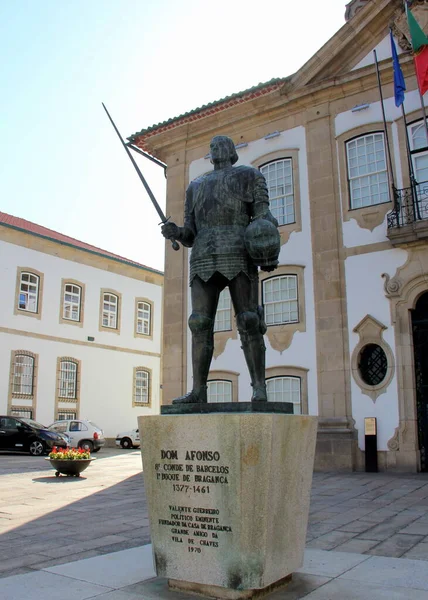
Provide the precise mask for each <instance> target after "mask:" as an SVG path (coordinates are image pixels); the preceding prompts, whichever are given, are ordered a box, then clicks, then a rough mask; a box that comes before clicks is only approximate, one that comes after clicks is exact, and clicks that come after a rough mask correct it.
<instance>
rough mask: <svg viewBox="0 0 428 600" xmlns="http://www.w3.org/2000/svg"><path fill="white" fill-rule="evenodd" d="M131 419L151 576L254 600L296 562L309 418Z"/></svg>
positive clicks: (308, 473) (306, 485)
mask: <svg viewBox="0 0 428 600" xmlns="http://www.w3.org/2000/svg"><path fill="white" fill-rule="evenodd" d="M138 425H139V429H140V436H141V440H142V455H143V470H144V481H145V490H146V495H147V501H148V509H149V518H150V529H151V537H152V543H153V553H154V561H155V567H156V572H157V574H158V576H160V577H167V578H168V579H169V580H170V585H171V587H175V588H181V589H187V590H191V591H193V592H199V593H202V594H206V595H211V596H213V595H214V597H218V598H220V597H224V598H244V597H245V598H251V597H252V596H256V595H257V596H260V595H261V593H260V592H262V591H263V590H266V591H270V590H271V589H272V586H275V584H276V583H278V582H279V583H281V582H283V581H284V580H285V578H287V577H288V576H289V575H290V574H291V573H292V572H293V571H295V570H296V569H298V568H299V567H300V566H301V565H302V561H303V551H304V547H305V539H306V528H307V520H308V511H309V500H310V489H311V482H312V471H313V462H314V452H315V442H316V431H317V418H316V417H309V416H303V415H287V414H271V413H252V414H246V413H239V414H223V413H214V414H185V415H161V416H147V417H140V418H139V419H138ZM213 586H215V587H213ZM214 589H215V590H216V591H215V593H214V592H213V590H214Z"/></svg>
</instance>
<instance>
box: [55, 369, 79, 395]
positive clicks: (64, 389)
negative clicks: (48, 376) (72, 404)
mask: <svg viewBox="0 0 428 600" xmlns="http://www.w3.org/2000/svg"><path fill="white" fill-rule="evenodd" d="M58 396H59V397H60V398H76V397H77V364H76V363H74V362H71V361H69V360H62V361H61V362H60V367H59V393H58Z"/></svg>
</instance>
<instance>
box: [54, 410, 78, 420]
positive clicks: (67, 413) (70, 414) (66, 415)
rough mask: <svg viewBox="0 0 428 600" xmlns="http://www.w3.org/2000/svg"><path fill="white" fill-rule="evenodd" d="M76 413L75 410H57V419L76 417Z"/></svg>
mask: <svg viewBox="0 0 428 600" xmlns="http://www.w3.org/2000/svg"><path fill="white" fill-rule="evenodd" d="M76 418H77V414H76V413H75V412H70V411H65V410H64V411H62V410H61V411H59V413H58V421H69V420H71V419H76Z"/></svg>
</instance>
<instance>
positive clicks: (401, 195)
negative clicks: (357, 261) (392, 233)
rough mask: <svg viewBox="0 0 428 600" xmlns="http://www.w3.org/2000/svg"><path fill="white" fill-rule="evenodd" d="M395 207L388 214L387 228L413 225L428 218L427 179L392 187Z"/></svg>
mask: <svg viewBox="0 0 428 600" xmlns="http://www.w3.org/2000/svg"><path fill="white" fill-rule="evenodd" d="M394 205H395V208H394V209H393V210H392V211H391V212H390V213H389V214H388V230H391V229H396V228H399V227H407V226H409V225H410V226H413V225H414V224H416V223H417V222H418V221H424V220H425V219H428V181H424V182H423V183H418V184H417V183H415V184H414V185H412V186H411V187H408V188H403V189H401V190H397V189H394Z"/></svg>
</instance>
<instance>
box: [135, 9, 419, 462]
mask: <svg viewBox="0 0 428 600" xmlns="http://www.w3.org/2000/svg"><path fill="white" fill-rule="evenodd" d="M426 6H427V5H426V3H425V2H421V1H416V0H415V1H414V2H412V11H413V13H414V15H415V17H416V18H417V20H418V21H419V23H420V24H421V26H422V27H423V28H424V29H425V31H428V10H427V8H426ZM344 9H345V5H344ZM345 19H346V23H344V26H343V27H342V28H341V29H340V30H339V31H338V32H337V33H336V34H335V35H334V36H333V37H332V38H331V39H330V40H329V41H328V42H327V43H326V44H325V45H324V46H323V47H322V48H321V49H320V50H319V51H318V52H317V53H316V54H315V55H314V56H313V57H312V58H311V59H310V60H309V61H308V62H307V63H306V64H305V65H304V66H303V67H302V68H301V69H300V70H299V71H298V72H297V73H294V74H292V75H290V76H288V77H285V78H282V79H273V80H271V81H269V82H267V83H265V84H260V85H258V86H256V87H254V88H251V89H248V90H245V91H243V92H239V93H236V94H233V95H232V96H229V97H227V98H223V99H221V100H219V101H216V102H212V103H211V104H209V105H206V106H203V107H200V108H197V109H195V110H193V111H191V112H190V113H186V114H184V115H181V116H179V117H176V118H172V119H169V120H168V121H166V122H164V123H159V124H157V125H154V126H152V127H148V128H146V129H143V130H142V131H140V132H139V133H137V134H135V135H134V136H131V138H129V139H131V140H132V142H133V143H134V144H136V145H138V146H139V147H140V148H142V149H143V150H146V151H148V152H150V153H151V154H152V155H154V156H157V157H158V158H160V159H161V160H163V161H164V162H165V163H166V164H167V165H168V180H167V212H168V214H171V216H172V219H173V221H175V222H176V223H177V224H179V225H181V224H182V223H183V206H184V198H185V190H186V187H187V185H188V184H189V182H190V181H191V180H192V179H194V178H195V177H197V176H199V175H202V174H204V173H206V172H208V171H210V170H211V169H212V166H211V165H210V161H209V155H207V153H208V150H209V141H210V139H211V138H212V137H213V136H214V135H228V136H230V137H232V139H233V140H234V141H235V144H236V149H237V152H238V155H239V163H238V164H245V165H253V166H255V167H257V168H259V169H261V171H262V172H263V173H264V174H265V176H266V179H267V182H268V187H269V192H270V200H271V206H272V211H273V213H274V214H275V216H276V217H277V218H278V220H279V223H280V227H279V230H280V234H281V242H282V248H281V253H280V258H279V261H280V266H279V268H278V269H277V270H276V271H275V272H273V273H261V277H260V279H261V282H260V303H261V304H263V305H264V308H265V314H266V316H267V325H268V331H267V334H266V336H265V337H266V346H267V370H266V378H267V380H268V381H267V386H268V394H269V399H271V400H277V401H278V400H284V401H292V402H293V403H294V404H295V409H296V412H298V411H301V412H303V413H309V414H312V415H318V416H319V431H318V444H317V451H316V468H318V469H327V470H328V469H342V468H343V469H355V468H357V469H362V468H364V451H365V423H366V421H365V419H366V418H369V419H371V418H376V420H377V444H378V446H377V447H378V459H379V465H380V468H381V469H404V470H409V469H410V470H428V410H427V406H428V358H427V357H428V351H427V349H428V325H427V324H428V245H427V242H428V227H427V223H428V208H427V207H428V199H427V198H428V185H427V184H426V183H424V182H427V181H428V143H427V138H426V131H425V125H424V122H423V119H422V111H421V105H420V100H419V94H418V90H417V82H416V77H415V69H414V64H413V58H412V56H411V55H410V53H409V40H408V37H409V31H408V27H407V23H406V16H405V15H404V8H403V3H402V1H401V0H351V2H349V4H348V5H347V7H346V15H345ZM391 26H392V28H393V31H394V36H395V41H396V44H397V48H398V51H399V54H400V62H401V67H402V69H403V73H404V77H405V81H406V86H407V91H406V95H405V103H404V106H405V110H406V113H407V122H405V120H404V118H403V115H402V112H401V109H399V108H397V107H396V106H395V102H394V88H393V69H392V60H391V46H390V39H389V28H390V27H391ZM374 49H376V52H377V57H378V61H379V69H380V76H381V80H382V87H383V96H384V98H385V114H386V121H387V126H386V129H385V127H384V123H383V117H382V106H381V102H380V94H379V88H378V80H377V75H376V69H375V61H374V54H373V50H374ZM266 52H268V49H266ZM237 68H239V65H238V67H237ZM407 135H408V138H409V143H410V148H411V150H412V154H411V164H412V165H413V168H414V171H415V176H416V180H417V182H418V185H417V186H416V187H415V188H413V190H412V189H411V187H410V183H411V181H410V177H409V164H408V158H407V152H406V136H407ZM388 140H389V147H390V149H391V163H392V173H391V172H388V171H389V168H388V165H389V162H390V161H389V155H388V143H387V142H388ZM391 175H392V177H391ZM389 178H390V181H388V179H389ZM392 178H393V180H394V183H395V191H392V186H391V185H390V183H391V179H392ZM412 194H413V196H412ZM187 279H188V252H187V250H186V249H185V248H182V250H181V252H172V251H171V249H170V247H169V245H168V244H167V245H166V263H165V300H164V306H165V328H166V329H167V331H168V335H167V337H166V338H165V344H164V355H163V368H164V376H163V382H164V400H165V402H170V401H171V399H172V398H174V397H175V396H178V395H180V394H182V393H184V392H186V391H187V390H189V389H191V386H192V382H191V373H190V340H189V338H190V336H189V333H188V328H187V318H188V315H189V309H190V303H189V294H188V287H187V285H183V283H182V282H183V280H184V282H185V283H186V281H187ZM214 352H215V354H214V361H213V363H212V369H211V375H210V378H211V383H210V385H209V387H210V390H209V391H210V399H211V401H215V400H223V401H224V400H232V401H248V400H249V398H250V394H251V391H250V379H249V375H248V371H247V368H246V365H245V362H244V356H243V353H242V351H241V349H240V341H239V339H238V335H237V331H236V326H235V324H234V318H233V313H232V309H231V307H230V302H229V300H228V297H227V294H225V295H223V297H222V299H221V305H220V312H219V314H218V317H217V325H216V333H215V351H214Z"/></svg>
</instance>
